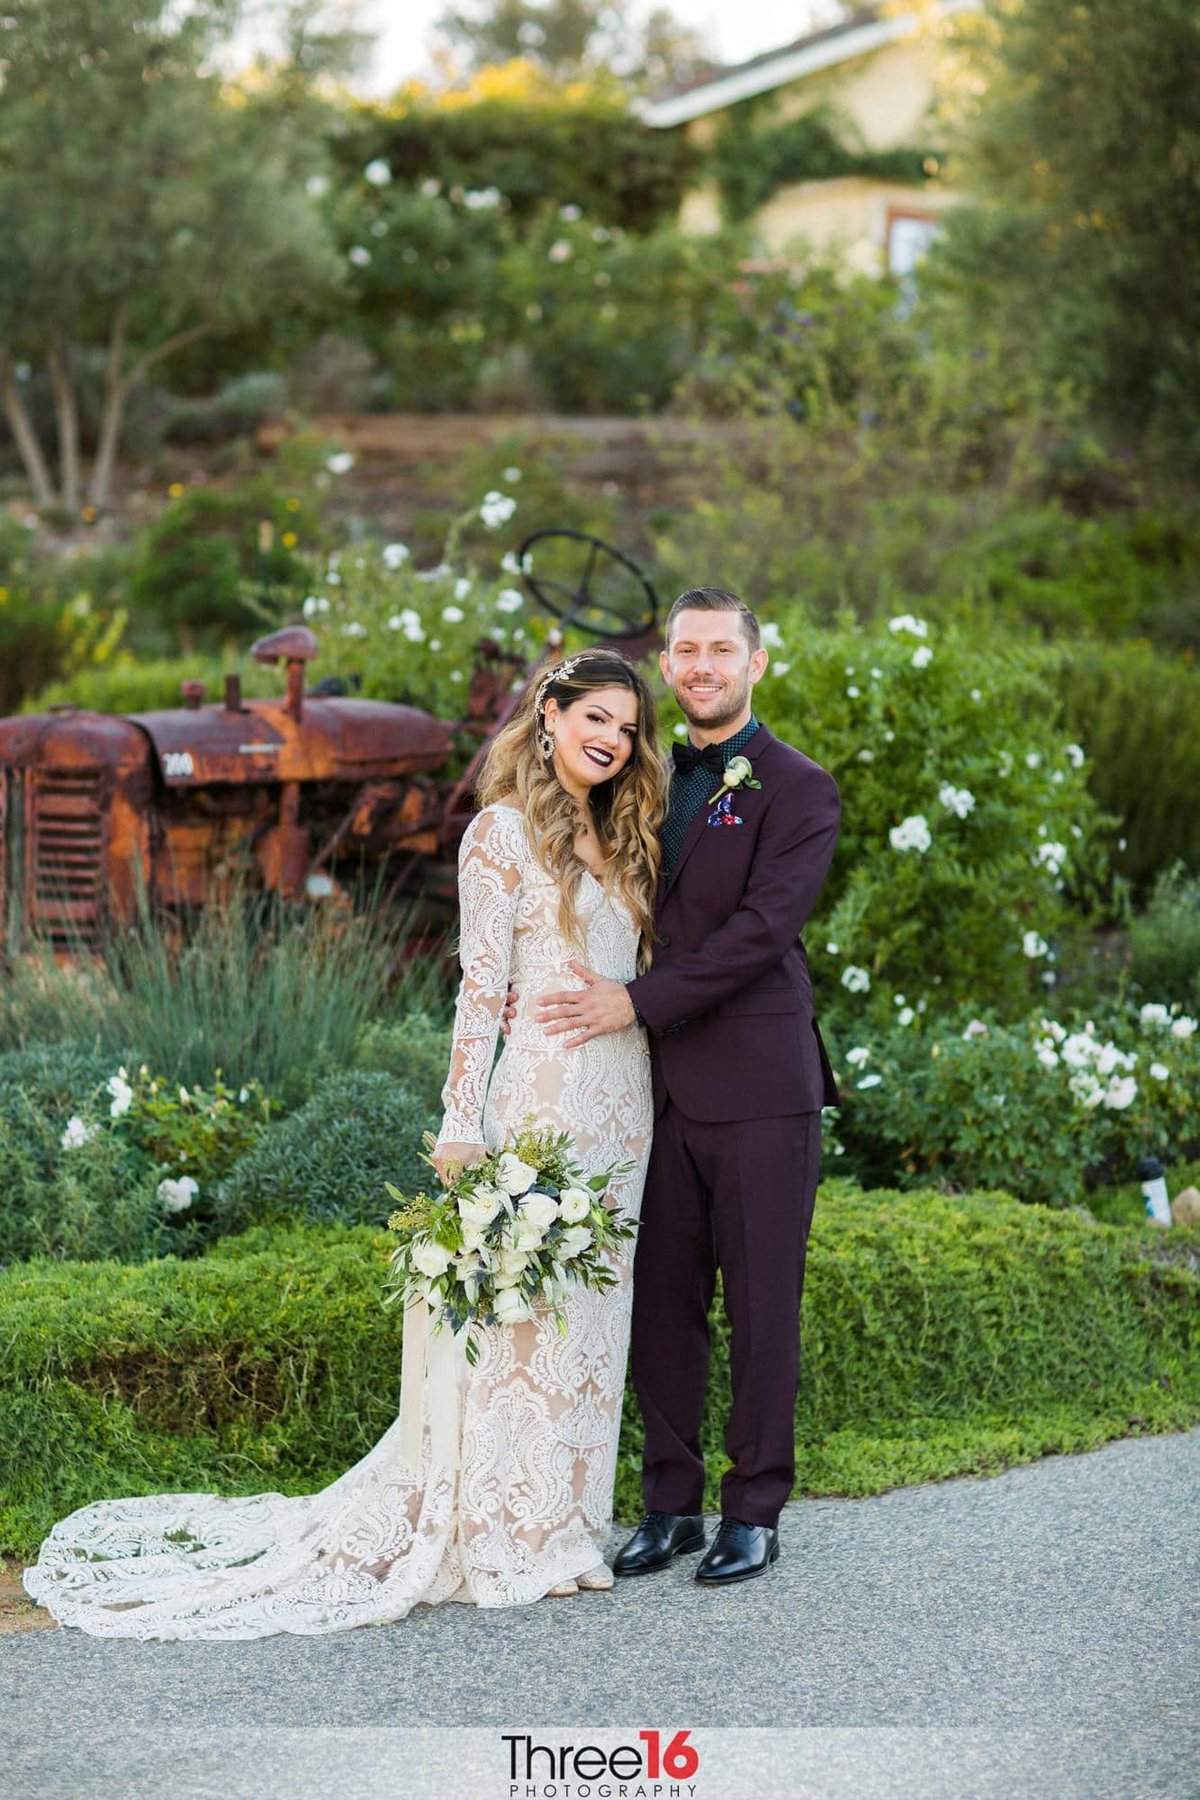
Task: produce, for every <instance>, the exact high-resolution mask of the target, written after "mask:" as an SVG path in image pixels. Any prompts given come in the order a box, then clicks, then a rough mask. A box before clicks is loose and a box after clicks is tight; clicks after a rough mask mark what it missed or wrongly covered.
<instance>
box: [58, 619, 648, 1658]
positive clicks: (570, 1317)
mask: <svg viewBox="0 0 1200 1800" xmlns="http://www.w3.org/2000/svg"><path fill="white" fill-rule="evenodd" d="M665 794H666V776H665V772H664V770H663V767H662V765H661V763H660V759H659V755H658V749H657V742H656V732H655V720H654V703H653V699H652V697H651V694H650V691H649V688H648V687H647V685H646V683H645V681H644V680H643V678H642V676H641V675H640V674H639V673H638V672H637V670H635V669H634V668H633V667H632V665H631V664H629V663H627V662H626V661H625V660H624V658H623V657H621V656H619V655H617V654H616V653H615V652H613V651H610V650H605V649H594V650H586V651H583V652H581V653H580V654H579V655H577V656H572V657H569V658H567V659H566V661H564V662H561V663H559V664H558V665H557V666H556V667H554V668H552V669H551V670H550V671H549V672H548V673H547V674H546V675H545V677H544V678H543V679H542V681H541V682H540V683H539V684H538V686H537V687H536V689H531V691H530V692H529V693H527V694H526V696H525V697H524V699H523V700H522V702H521V704H520V706H519V708H518V710H517V711H516V713H515V714H514V716H513V718H512V720H511V721H510V722H509V724H508V725H506V726H505V727H504V728H503V729H502V730H501V731H500V732H499V733H498V735H497V737H496V739H495V740H494V742H493V744H492V745H491V747H490V750H489V752H488V756H487V760H486V763H485V766H484V768H483V771H482V774H481V778H480V781H479V782H478V784H477V796H478V799H479V801H480V805H481V810H480V811H479V812H478V813H477V815H476V816H475V818H474V819H473V820H472V821H471V824H470V826H469V827H468V829H467V832H466V834H465V836H464V838H463V841H462V847H461V850H460V853H459V901H460V907H461V933H460V959H461V962H462V980H461V984H460V987H459V991H458V997H457V1001H456V1004H455V1025H454V1041H453V1048H452V1052H451V1060H450V1069H449V1073H448V1076H447V1079H446V1085H445V1088H444V1090H443V1093H442V1104H443V1107H444V1117H443V1120H442V1126H441V1131H440V1133H439V1135H438V1141H437V1145H436V1148H435V1151H434V1156H435V1161H436V1166H437V1169H438V1173H439V1175H440V1177H441V1178H442V1179H443V1180H446V1179H447V1178H448V1177H449V1176H450V1175H451V1172H452V1170H453V1168H454V1167H455V1166H459V1167H461V1166H462V1165H464V1164H468V1163H472V1162H475V1161H477V1160H479V1158H480V1157H482V1156H483V1155H484V1154H485V1153H486V1152H487V1151H488V1150H493V1149H497V1148H499V1147H500V1145H501V1144H502V1143H503V1142H504V1141H505V1139H506V1137H508V1136H510V1135H511V1134H512V1133H514V1132H515V1131H516V1130H517V1129H518V1128H519V1127H520V1126H521V1125H522V1124H523V1123H524V1122H525V1121H526V1120H527V1119H528V1118H529V1117H530V1115H532V1116H533V1118H534V1120H535V1121H536V1123H538V1124H540V1125H553V1126H554V1127H555V1128H556V1129H558V1130H562V1131H566V1132H567V1133H569V1135H570V1138H571V1142H572V1145H573V1148H574V1150H575V1152H576V1154H577V1156H578V1158H579V1161H580V1162H581V1163H582V1164H583V1166H584V1168H585V1169H586V1170H587V1171H588V1172H589V1173H594V1172H598V1171H599V1170H601V1169H604V1168H609V1167H611V1166H612V1165H613V1164H615V1163H627V1164H632V1165H633V1166H632V1169H631V1170H630V1171H629V1172H628V1173H626V1174H624V1175H623V1176H621V1177H619V1178H618V1179H617V1180H615V1181H614V1182H613V1183H612V1187H611V1190H610V1191H611V1194H612V1199H613V1202H614V1203H615V1204H616V1205H619V1206H620V1207H622V1208H623V1210H624V1211H625V1212H626V1213H627V1214H628V1215H630V1216H631V1217H636V1215H637V1213H638V1210H639V1207H640V1204H641V1194H642V1183H643V1180H644V1177H645V1171H646V1163H647V1158H648V1155H649V1148H650V1135H651V1129H652V1104H651V1095H650V1067H649V1052H648V1049H647V1045H646V1041H645V1034H644V1032H643V1031H642V1030H641V1029H640V1028H639V1027H637V1026H632V1025H631V1026H630V1027H629V1028H628V1029H626V1030H624V1031H621V1032H616V1033H613V1034H611V1035H609V1036H605V1037H597V1038H593V1039H591V1040H589V1041H587V1042H584V1043H579V1044H577V1045H576V1046H574V1047H571V1046H570V1043H569V1040H568V1041H566V1047H565V1048H564V1039H563V1038H561V1037H555V1036H548V1035H546V1033H545V1032H544V1031H543V1029H542V1027H540V1026H539V1025H537V1024H536V1023H535V1021H534V1019H533V1016H532V1013H533V1008H534V1006H535V1005H536V997H537V995H538V993H539V992H543V991H545V989H546V988H547V987H548V986H560V987H561V986H562V985H563V984H564V983H566V984H568V985H570V984H574V985H582V983H581V982H580V981H579V979H578V978H577V977H575V976H574V975H572V974H571V973H570V972H569V964H570V962H571V961H572V959H573V958H579V957H582V959H583V960H585V961H586V963H587V964H588V965H589V966H590V967H591V968H592V969H594V970H597V971H599V972H600V973H602V974H604V975H608V976H610V977H612V978H613V979H615V980H618V981H628V980H631V979H632V977H633V976H634V975H635V974H636V973H638V972H639V971H640V970H641V969H643V968H645V967H646V966H647V965H648V962H649V954H650V943H651V937H652V916H653V908H654V896H655V887H656V883H657V876H658V865H659V844H658V831H659V826H660V823H661V820H662V816H663V812H664V810H665ZM510 979H511V980H512V981H513V983H514V985H515V986H516V987H517V988H518V990H519V991H520V992H522V993H523V994H526V995H528V996H529V997H530V999H529V1012H528V1015H526V1014H525V1013H523V1012H521V1011H518V1015H517V1017H516V1018H515V1019H514V1021H513V1024H512V1029H511V1033H510V1035H509V1037H508V1038H507V1040H506V1042H505V1045H504V1048H503V1050H502V1053H501V1056H500V1059H499V1061H498V1062H497V1063H496V1065H495V1068H494V1069H493V1067H492V1062H493V1057H494V1054H495V1047H496V1040H497V1034H498V1030H499V1025H500V1016H501V1012H502V1010H503V1007H504V1003H505V995H506V990H507V988H508V984H509V981H510ZM633 1243H634V1240H632V1239H629V1240H625V1241H624V1242H622V1243H621V1244H620V1246H619V1255H618V1257H617V1260H616V1263H615V1265H614V1266H615V1268H616V1270H617V1273H618V1275H619V1280H618V1282H617V1283H616V1284H615V1285H614V1286H612V1287H610V1288H608V1289H606V1290H604V1291H603V1292H598V1291H595V1290H592V1289H587V1288H583V1287H578V1286H573V1287H572V1288H571V1290H570V1292H569V1295H568V1298H567V1300H566V1301H565V1303H564V1308H563V1310H564V1312H565V1314H566V1318H567V1324H568V1331H567V1334H566V1335H565V1336H564V1335H562V1334H560V1332H559V1330H558V1329H557V1327H556V1325H555V1322H554V1318H553V1315H552V1314H548V1313H547V1314H543V1315H540V1316H537V1317H535V1318H534V1319H533V1320H531V1321H530V1322H528V1323H526V1324H521V1325H515V1326H493V1327H489V1328H487V1329H481V1330H480V1331H479V1332H478V1334H477V1341H478V1343H479V1348H480V1355H479V1358H478V1361H477V1362H476V1363H475V1364H474V1365H470V1364H468V1362H467V1359H466V1355H465V1351H464V1347H463V1344H462V1343H461V1342H460V1341H458V1340H454V1339H450V1338H449V1337H448V1334H447V1333H445V1332H441V1333H435V1334H433V1336H432V1337H431V1339H430V1350H431V1355H432V1354H433V1346H434V1345H436V1344H440V1345H441V1346H442V1348H441V1350H440V1352H439V1354H441V1355H443V1356H444V1355H451V1356H452V1358H453V1364H452V1367H453V1380H454V1382H455V1383H456V1384H457V1395H458V1407H457V1419H458V1425H457V1429H456V1430H454V1431H453V1432H452V1433H451V1434H450V1436H451V1439H452V1441H451V1442H450V1443H449V1444H448V1445H447V1443H446V1441H445V1440H446V1438H447V1435H448V1434H447V1432H446V1429H445V1417H444V1416H441V1417H439V1414H438V1409H437V1407H436V1406H433V1407H431V1405H430V1390H431V1383H430V1381H429V1379H428V1378H426V1379H425V1380H424V1381H423V1382H422V1384H421V1387H420V1389H419V1402H418V1404H419V1406H420V1422H419V1429H418V1430H417V1431H415V1432H411V1433H410V1432H409V1431H407V1430H406V1429H405V1428H404V1425H403V1422H402V1420H400V1419H397V1421H396V1423H395V1424H393V1425H392V1426H391V1427H389V1429H388V1431H387V1432H386V1433H385V1434H384V1436H383V1437H382V1438H381V1439H380V1440H379V1442H378V1443H377V1444H376V1445H375V1447H374V1449H372V1450H371V1451H369V1452H368V1453H367V1455H366V1456H364V1457H363V1458H362V1460H361V1461H360V1462H358V1463H356V1464H355V1465H354V1467H353V1468H351V1469H349V1470H348V1471H347V1472H346V1473H345V1474H344V1475H342V1476H340V1477H339V1479H338V1480H337V1481H335V1482H333V1483H332V1484H331V1486H329V1487H327V1488H325V1489H323V1490H322V1491H321V1492H320V1493H317V1494H307V1495H300V1496H295V1497H288V1496H285V1495H283V1494H278V1493H266V1494H255V1495H250V1496H245V1497H234V1498H223V1497H221V1496H219V1495H215V1494H154V1495H148V1496H143V1497H138V1498H129V1499H120V1500H97V1501H95V1502H93V1503H92V1504H91V1505H89V1506H84V1507H81V1508H80V1509H79V1510H78V1511H76V1512H74V1513H71V1514H70V1515H69V1516H68V1517H67V1518H65V1519H61V1520H60V1521H59V1522H58V1523H57V1524H56V1525H55V1526H54V1528H53V1529H52V1531H51V1533H50V1535H49V1537H47V1538H46V1540H45V1541H44V1543H43V1544H42V1547H41V1550H40V1552H39V1555H38V1561H37V1563H36V1564H35V1565H34V1566H33V1567H32V1568H30V1569H27V1570H26V1572H25V1577H24V1580H25V1587H26V1589H27V1590H28V1592H29V1593H30V1595H31V1596H32V1598H33V1599H34V1600H36V1601H38V1602H40V1603H41V1604H42V1605H44V1606H46V1607H48V1608H49V1610H50V1611H51V1612H52V1613H53V1614H54V1616H55V1618H56V1619H58V1620H59V1621H60V1622H61V1623H63V1624H65V1625H77V1626H79V1627H81V1628H82V1629H83V1630H84V1631H87V1632H89V1633H91V1634H92V1635H93V1636H96V1637H131V1638H141V1639H158V1640H163V1639H197V1638H212V1639H216V1638H257V1637H267V1636H271V1635H272V1634H274V1633H276V1632H293V1633H299V1634H305V1635H315V1634H318V1633H323V1632H331V1631H345V1630H348V1629H349V1628H350V1627H352V1626H355V1625H385V1624H387V1623H389V1622H390V1621H391V1620H394V1619H400V1618H403V1617H404V1615H405V1614H406V1613H408V1612H409V1611H410V1610H411V1608H412V1607H413V1606H415V1605H417V1604H418V1603H421V1602H424V1603H426V1604H429V1605H433V1604H435V1603H437V1602H439V1601H443V1600H460V1601H465V1602H468V1603H474V1604H475V1605H477V1606H520V1605H524V1604H527V1603H529V1602H531V1601H534V1600H538V1599H540V1598H541V1597H542V1596H543V1595H546V1594H555V1595H565V1594H574V1593H576V1592H577V1591H578V1589H579V1588H580V1587H589V1588H600V1587H608V1586H610V1585H611V1580H612V1577H611V1573H610V1571H609V1570H608V1569H607V1568H606V1567H605V1565H604V1562H603V1550H604V1545H605V1541H606V1538H607V1535H608V1531H609V1527H610V1524H611V1519H612V1493H613V1481H614V1476H615V1472H616V1456H617V1435H618V1431H619V1427H620V1421H621V1401H622V1395H623V1393H624V1386H625V1364H626V1354H627V1348H628V1339H629V1317H630V1302H631V1292H630V1278H631V1267H632V1261H633ZM453 1392H454V1388H453V1387H452V1388H451V1393H452V1394H453ZM412 1442H415V1443H416V1444H419V1446H420V1449H419V1455H418V1456H416V1457H415V1458H414V1457H412V1455H411V1453H410V1452H408V1451H406V1446H407V1445H408V1444H409V1443H412Z"/></svg>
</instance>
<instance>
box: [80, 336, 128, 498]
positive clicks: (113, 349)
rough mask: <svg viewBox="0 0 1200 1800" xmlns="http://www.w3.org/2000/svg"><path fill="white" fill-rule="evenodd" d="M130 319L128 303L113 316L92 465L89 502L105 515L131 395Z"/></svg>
mask: <svg viewBox="0 0 1200 1800" xmlns="http://www.w3.org/2000/svg"><path fill="white" fill-rule="evenodd" d="M128 318H129V307H128V303H127V302H126V301H124V300H123V301H122V302H121V304H120V306H118V308H117V310H116V313H115V314H114V316H113V324H112V333H111V335H110V337H109V340H108V366H107V368H106V369H105V371H104V411H103V413H102V414H101V418H100V439H99V442H98V443H97V445H96V460H95V462H94V463H93V464H92V476H91V480H90V482H89V483H88V499H89V500H90V501H91V503H92V505H93V506H94V507H95V508H96V510H97V511H98V512H103V510H104V508H105V507H106V506H107V505H108V497H109V495H110V493H111V492H112V478H113V470H114V469H115V468H116V463H117V446H118V444H119V443H120V441H121V421H122V418H123V416H124V413H125V395H126V393H127V392H128V389H127V387H126V384H125V378H124V375H123V372H122V364H123V363H124V361H125V328H126V324H127V321H128Z"/></svg>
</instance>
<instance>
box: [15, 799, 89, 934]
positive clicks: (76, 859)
mask: <svg viewBox="0 0 1200 1800" xmlns="http://www.w3.org/2000/svg"><path fill="white" fill-rule="evenodd" d="M103 787H104V773H103V771H102V770H87V769H39V770H38V771H37V772H36V774H34V776H33V778H32V781H31V783H30V788H29V810H28V833H27V851H26V905H27V918H28V922H29V924H30V925H32V926H33V927H34V928H35V929H36V930H39V931H40V932H42V933H43V934H44V935H45V936H46V937H48V938H49V939H50V941H51V942H52V943H53V944H54V945H55V946H56V947H61V948H62V949H71V948H75V947H77V946H79V945H81V944H87V945H91V946H94V945H96V944H98V943H99V941H100V925H101V917H102V913H103V904H104V810H103V798H104V795H103Z"/></svg>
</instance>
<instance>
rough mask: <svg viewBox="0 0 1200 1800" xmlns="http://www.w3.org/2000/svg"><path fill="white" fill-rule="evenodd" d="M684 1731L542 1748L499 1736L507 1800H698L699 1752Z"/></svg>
mask: <svg viewBox="0 0 1200 1800" xmlns="http://www.w3.org/2000/svg"><path fill="white" fill-rule="evenodd" d="M691 1735H692V1734H691V1732H690V1731H675V1732H665V1731H656V1730H646V1731H639V1732H638V1733H637V1742H636V1743H632V1744H615V1745H613V1746H612V1748H610V1749H607V1750H606V1749H604V1748H603V1747H602V1746H601V1745H599V1744H567V1743H557V1744H550V1743H542V1742H539V1741H538V1740H537V1739H536V1738H534V1737H532V1736H530V1735H529V1734H527V1733H517V1732H505V1733H502V1734H501V1739H500V1741H501V1743H502V1744H503V1745H504V1749H505V1758H506V1762H507V1775H508V1787H507V1794H508V1800H698V1796H699V1784H698V1782H697V1779H696V1778H697V1776H698V1775H699V1773H700V1752H699V1750H698V1749H697V1748H696V1746H695V1745H694V1744H692V1743H689V1741H688V1740H689V1739H690V1737H691Z"/></svg>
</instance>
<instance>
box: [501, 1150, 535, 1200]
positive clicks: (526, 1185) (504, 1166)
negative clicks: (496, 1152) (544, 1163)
mask: <svg viewBox="0 0 1200 1800" xmlns="http://www.w3.org/2000/svg"><path fill="white" fill-rule="evenodd" d="M496 1180H497V1181H498V1182H499V1184H500V1186H501V1187H502V1188H503V1189H504V1192H505V1193H506V1194H511V1195H513V1196H514V1198H515V1197H516V1196H517V1195H518V1194H525V1193H528V1191H529V1189H530V1188H531V1187H532V1186H533V1184H534V1182H535V1181H536V1180H537V1170H536V1169H535V1168H533V1167H531V1165H530V1164H529V1163H527V1162H522V1161H521V1159H520V1157H519V1156H518V1155H517V1153H516V1151H515V1150H506V1151H505V1152H504V1154H503V1155H502V1156H501V1158H500V1167H499V1170H498V1171H497V1174H496Z"/></svg>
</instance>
